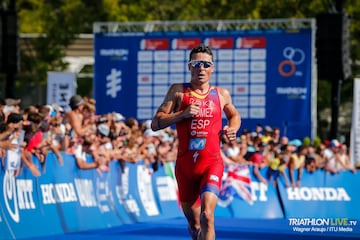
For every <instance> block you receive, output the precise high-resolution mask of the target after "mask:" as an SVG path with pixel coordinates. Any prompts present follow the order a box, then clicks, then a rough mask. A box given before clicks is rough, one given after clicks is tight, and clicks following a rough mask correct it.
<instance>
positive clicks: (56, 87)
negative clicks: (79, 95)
mask: <svg viewBox="0 0 360 240" xmlns="http://www.w3.org/2000/svg"><path fill="white" fill-rule="evenodd" d="M46 92H47V101H46V102H47V104H53V103H56V104H57V105H59V106H60V107H62V108H63V109H65V110H69V100H70V98H71V97H72V96H73V95H74V94H75V93H76V75H75V73H71V72H48V79H47V91H46Z"/></svg>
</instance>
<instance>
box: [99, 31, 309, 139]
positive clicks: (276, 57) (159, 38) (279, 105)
mask: <svg viewBox="0 0 360 240" xmlns="http://www.w3.org/2000/svg"><path fill="white" fill-rule="evenodd" d="M311 36H312V35H311V29H302V30H298V31H293V32H287V31H285V30H268V31H227V32H226V35H225V34H224V33H223V32H204V33H199V32H185V33H184V32H182V33H177V32H173V33H171V34H170V33H146V34H145V33H126V34H121V33H108V34H107V33H96V34H95V40H94V42H95V46H94V54H95V71H94V72H95V76H94V89H95V92H94V95H95V98H96V109H97V111H98V112H99V113H107V112H113V111H115V112H120V113H122V114H123V115H124V116H126V117H135V118H137V119H139V120H147V119H151V118H152V116H153V114H154V113H155V111H156V109H157V108H158V106H159V105H160V104H161V103H162V101H163V98H164V96H165V94H166V92H167V90H168V88H169V86H170V85H171V84H173V83H182V82H188V81H189V80H190V73H189V71H188V61H189V53H190V50H191V49H192V48H193V47H195V46H197V45H199V44H200V43H204V44H208V45H210V46H211V47H212V49H213V52H214V63H215V71H214V72H213V74H212V79H211V84H214V85H218V86H220V87H224V88H227V89H228V90H229V91H230V93H231V95H232V98H233V102H234V104H235V106H236V108H237V109H238V110H239V112H240V114H241V116H242V120H243V126H245V128H248V129H250V130H253V129H255V126H256V124H262V125H263V126H264V125H269V126H272V127H279V128H280V130H281V131H282V132H283V133H284V134H285V135H288V136H289V138H290V139H292V138H300V139H301V138H303V137H305V136H311V134H312V126H313V124H314V119H312V116H313V115H312V114H311V110H312V104H313V103H312V101H316V99H312V97H311V96H312V91H316V89H312V84H311V83H312V66H313V62H312V51H313V49H312V39H311Z"/></svg>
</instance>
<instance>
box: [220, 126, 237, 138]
mask: <svg viewBox="0 0 360 240" xmlns="http://www.w3.org/2000/svg"><path fill="white" fill-rule="evenodd" d="M223 130H224V133H225V136H226V137H227V138H228V139H229V141H235V140H236V129H235V128H232V127H229V126H228V125H225V126H224V128H223Z"/></svg>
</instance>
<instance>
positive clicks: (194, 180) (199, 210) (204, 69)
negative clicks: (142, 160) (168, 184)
mask: <svg viewBox="0 0 360 240" xmlns="http://www.w3.org/2000/svg"><path fill="white" fill-rule="evenodd" d="M189 58H190V59H189V62H188V69H189V72H190V75H191V78H190V81H189V82H187V83H174V84H172V85H171V86H170V88H169V90H168V92H167V94H166V96H165V98H164V101H163V102H162V104H161V105H160V106H159V108H158V110H157V112H156V114H155V115H154V117H153V119H152V122H151V128H152V130H153V131H157V130H160V129H164V128H166V127H168V126H171V125H173V124H175V126H176V131H177V134H178V141H179V142H178V154H177V159H176V166H175V175H176V180H177V183H178V189H179V198H180V202H181V207H182V209H183V212H184V215H185V217H186V219H187V221H188V230H189V233H190V235H191V236H192V239H215V227H214V221H215V219H214V211H215V207H216V204H217V200H218V194H219V190H220V186H221V179H222V175H223V171H224V162H223V160H222V157H221V150H220V138H221V137H222V136H225V138H227V140H228V141H236V134H237V131H238V130H239V128H240V125H241V117H240V114H239V113H238V111H237V110H236V108H235V106H234V105H233V103H232V99H231V96H230V93H229V91H228V90H227V89H225V88H221V87H216V86H211V85H210V77H211V74H212V72H213V71H214V59H213V52H212V49H211V48H210V47H209V46H206V45H203V44H202V45H199V46H197V47H195V48H193V49H192V50H191V52H190V56H189ZM222 112H224V113H225V116H226V118H227V123H226V124H223V121H222Z"/></svg>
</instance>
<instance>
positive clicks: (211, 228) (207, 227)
mask: <svg viewBox="0 0 360 240" xmlns="http://www.w3.org/2000/svg"><path fill="white" fill-rule="evenodd" d="M217 201H218V197H217V196H216V195H215V194H214V193H212V192H204V193H203V194H202V196H201V214H200V226H201V233H200V236H199V240H214V239H215V224H214V222H215V217H214V212H215V207H216V204H217Z"/></svg>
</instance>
